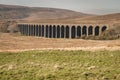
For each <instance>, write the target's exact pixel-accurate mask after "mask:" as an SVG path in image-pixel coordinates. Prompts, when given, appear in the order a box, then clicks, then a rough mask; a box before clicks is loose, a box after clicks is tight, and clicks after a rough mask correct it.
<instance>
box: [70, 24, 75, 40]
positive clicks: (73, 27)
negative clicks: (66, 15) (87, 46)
mask: <svg viewBox="0 0 120 80" xmlns="http://www.w3.org/2000/svg"><path fill="white" fill-rule="evenodd" d="M75 35H76V30H75V26H72V28H71V38H75Z"/></svg>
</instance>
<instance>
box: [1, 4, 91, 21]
mask: <svg viewBox="0 0 120 80" xmlns="http://www.w3.org/2000/svg"><path fill="white" fill-rule="evenodd" d="M85 16H90V15H89V14H85V13H81V12H75V11H71V10H65V9H56V8H43V7H40V8H39V7H25V6H15V5H3V4H0V19H29V20H30V19H64V18H77V17H80V18H82V17H85Z"/></svg>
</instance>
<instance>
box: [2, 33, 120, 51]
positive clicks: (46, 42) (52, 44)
mask: <svg viewBox="0 0 120 80" xmlns="http://www.w3.org/2000/svg"><path fill="white" fill-rule="evenodd" d="M26 50H88V51H95V50H120V40H106V41H102V40H83V39H48V38H38V37H26V36H18V35H13V34H12V35H11V34H5V33H4V34H3V33H1V34H0V52H2V51H15V52H16V51H26Z"/></svg>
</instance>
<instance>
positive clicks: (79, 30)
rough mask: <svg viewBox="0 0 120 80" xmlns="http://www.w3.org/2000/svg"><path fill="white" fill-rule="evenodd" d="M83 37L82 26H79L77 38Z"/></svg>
mask: <svg viewBox="0 0 120 80" xmlns="http://www.w3.org/2000/svg"><path fill="white" fill-rule="evenodd" d="M80 37H81V26H77V38H80Z"/></svg>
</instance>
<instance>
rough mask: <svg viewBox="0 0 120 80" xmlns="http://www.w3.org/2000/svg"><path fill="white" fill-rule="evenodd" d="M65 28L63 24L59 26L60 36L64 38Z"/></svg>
mask: <svg viewBox="0 0 120 80" xmlns="http://www.w3.org/2000/svg"><path fill="white" fill-rule="evenodd" d="M64 32H65V29H64V25H62V26H61V38H64V34H65V33H64Z"/></svg>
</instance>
